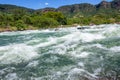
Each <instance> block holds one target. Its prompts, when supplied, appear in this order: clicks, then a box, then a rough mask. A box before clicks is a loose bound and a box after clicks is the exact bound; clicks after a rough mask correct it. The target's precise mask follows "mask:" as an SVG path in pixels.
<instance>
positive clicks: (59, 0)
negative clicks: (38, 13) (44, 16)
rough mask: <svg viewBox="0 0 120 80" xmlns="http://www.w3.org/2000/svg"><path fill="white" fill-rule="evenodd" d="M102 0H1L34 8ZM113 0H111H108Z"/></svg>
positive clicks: (0, 0)
mask: <svg viewBox="0 0 120 80" xmlns="http://www.w3.org/2000/svg"><path fill="white" fill-rule="evenodd" d="M101 1H102V0H0V4H13V5H18V6H23V7H27V8H32V9H41V8H45V7H54V8H58V7H60V6H63V5H71V4H79V3H91V4H98V3H100V2H101ZM106 1H111V0H106Z"/></svg>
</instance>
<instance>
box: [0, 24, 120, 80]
mask: <svg viewBox="0 0 120 80" xmlns="http://www.w3.org/2000/svg"><path fill="white" fill-rule="evenodd" d="M119 77H120V25H117V24H112V25H99V26H91V28H90V29H84V30H78V29H77V28H75V27H73V28H60V29H59V30H57V31H55V30H54V29H53V30H40V31H39V30H33V31H18V32H2V33H0V80H120V78H119Z"/></svg>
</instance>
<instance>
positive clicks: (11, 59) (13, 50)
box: [0, 44, 38, 64]
mask: <svg viewBox="0 0 120 80" xmlns="http://www.w3.org/2000/svg"><path fill="white" fill-rule="evenodd" d="M36 56H38V54H37V53H36V52H35V50H34V48H33V47H32V46H28V45H26V44H13V45H8V46H2V47H0V63H2V64H9V63H20V62H23V61H28V60H30V59H32V58H34V57H36Z"/></svg>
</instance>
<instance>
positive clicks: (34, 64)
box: [26, 61, 39, 67]
mask: <svg viewBox="0 0 120 80" xmlns="http://www.w3.org/2000/svg"><path fill="white" fill-rule="evenodd" d="M38 64H39V62H38V61H32V62H30V63H29V64H28V65H27V66H26V67H36V66H37V65H38Z"/></svg>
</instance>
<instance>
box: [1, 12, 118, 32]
mask: <svg viewBox="0 0 120 80" xmlns="http://www.w3.org/2000/svg"><path fill="white" fill-rule="evenodd" d="M116 22H120V15H119V13H116V14H109V15H107V14H103V13H99V14H95V15H91V16H83V15H80V14H77V15H74V16H72V17H66V16H65V15H64V14H62V13H61V12H55V11H47V12H34V13H28V12H25V11H22V10H16V11H15V12H14V14H11V13H2V12H1V13H0V29H1V30H2V29H5V30H26V29H45V28H54V27H57V26H59V25H73V24H79V25H90V24H109V23H116Z"/></svg>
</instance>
